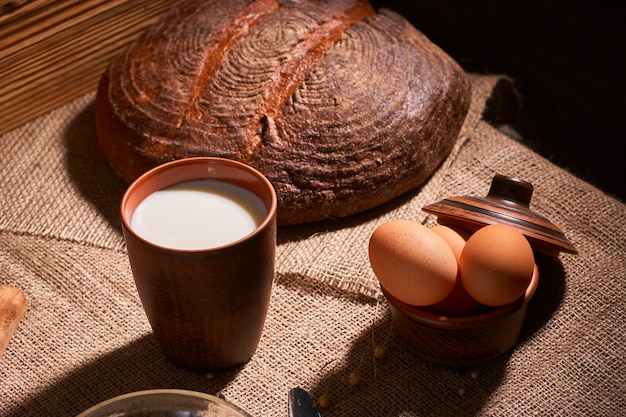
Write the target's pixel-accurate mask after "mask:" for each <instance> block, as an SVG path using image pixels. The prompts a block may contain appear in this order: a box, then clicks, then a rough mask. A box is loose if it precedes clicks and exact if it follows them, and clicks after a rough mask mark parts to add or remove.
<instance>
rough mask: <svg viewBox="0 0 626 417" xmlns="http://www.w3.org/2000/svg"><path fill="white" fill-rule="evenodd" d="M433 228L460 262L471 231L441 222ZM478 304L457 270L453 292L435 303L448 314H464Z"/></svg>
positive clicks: (436, 306)
mask: <svg viewBox="0 0 626 417" xmlns="http://www.w3.org/2000/svg"><path fill="white" fill-rule="evenodd" d="M431 230H432V231H433V232H435V233H437V234H438V235H439V236H441V237H442V238H443V240H445V241H446V243H447V244H448V246H450V248H451V249H452V252H453V253H454V257H455V258H456V261H457V264H458V262H459V261H460V258H461V252H462V251H463V248H464V247H465V241H466V240H467V239H469V237H470V236H471V233H469V232H467V231H465V230H461V229H453V228H451V227H448V226H443V225H440V224H438V225H436V226H433V227H432V228H431ZM478 305H479V303H478V301H476V300H475V299H473V298H472V297H470V295H469V294H468V293H467V291H466V290H465V287H463V283H462V282H461V274H460V273H459V272H458V271H457V276H456V279H455V282H454V287H453V288H452V292H451V293H450V294H449V295H448V296H447V297H446V298H444V299H443V300H442V301H440V302H438V303H437V304H435V305H434V307H435V308H437V309H438V310H440V311H442V312H444V313H448V314H463V313H467V312H469V311H471V310H473V309H474V308H476V307H478Z"/></svg>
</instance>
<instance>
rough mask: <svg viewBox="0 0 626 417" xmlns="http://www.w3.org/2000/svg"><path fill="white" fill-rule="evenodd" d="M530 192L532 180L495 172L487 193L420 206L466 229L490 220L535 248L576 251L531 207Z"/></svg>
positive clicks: (549, 251) (551, 252) (552, 251)
mask: <svg viewBox="0 0 626 417" xmlns="http://www.w3.org/2000/svg"><path fill="white" fill-rule="evenodd" d="M532 193H533V185H532V184H531V183H529V182H526V181H523V180H520V179H517V178H512V177H506V176H504V175H499V174H498V175H496V176H494V177H493V180H492V182H491V188H490V189H489V193H488V194H487V196H486V197H472V196H462V197H448V198H446V199H443V200H441V201H439V202H438V203H434V204H429V205H427V206H425V207H424V208H423V210H424V211H426V212H428V213H432V214H435V215H437V218H438V222H439V223H440V224H445V225H449V226H456V227H460V228H462V229H465V230H467V231H469V232H475V231H476V230H478V229H480V228H481V227H483V226H486V225H489V224H494V223H500V224H507V225H509V226H512V227H515V228H516V229H517V230H519V231H520V232H521V233H522V234H524V235H525V236H526V238H527V239H528V241H529V242H530V244H531V246H532V247H533V249H534V250H536V251H538V252H541V253H545V254H548V255H551V256H556V255H558V253H559V252H567V253H573V254H575V253H578V251H577V250H576V248H574V246H572V244H571V243H570V242H569V241H568V240H567V238H566V237H565V235H564V234H563V232H562V231H561V229H559V228H558V227H556V226H555V225H554V224H552V223H551V222H550V221H549V220H548V219H546V218H545V217H543V216H541V215H539V214H537V213H535V212H534V211H532V210H531V209H530V198H531V196H532Z"/></svg>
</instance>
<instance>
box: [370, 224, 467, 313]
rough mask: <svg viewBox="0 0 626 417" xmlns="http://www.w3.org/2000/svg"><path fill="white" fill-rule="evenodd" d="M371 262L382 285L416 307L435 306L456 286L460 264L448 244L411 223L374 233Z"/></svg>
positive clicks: (379, 228) (386, 226)
mask: <svg viewBox="0 0 626 417" xmlns="http://www.w3.org/2000/svg"><path fill="white" fill-rule="evenodd" d="M369 260H370V265H371V266H372V270H373V271H374V274H375V275H376V277H377V278H378V281H379V282H380V284H381V285H382V286H383V287H384V288H385V290H386V291H388V292H389V293H390V294H391V295H393V296H394V297H396V298H397V299H398V300H400V301H402V302H405V303H407V304H410V305H414V306H428V305H433V304H436V303H438V302H440V301H442V300H443V299H444V298H446V297H447V296H448V295H449V294H450V293H451V291H452V288H453V287H454V283H455V279H456V276H457V270H458V266H457V262H456V258H455V256H454V253H453V251H452V249H451V248H450V246H449V245H448V244H447V243H446V241H445V240H444V239H443V238H442V237H441V236H439V235H438V234H437V233H435V232H433V231H432V230H431V229H430V228H428V227H426V226H424V225H422V224H420V223H418V222H415V221H411V220H403V219H398V220H391V221H388V222H386V223H383V224H381V225H380V226H378V227H377V228H376V230H374V233H372V236H371V237H370V241H369Z"/></svg>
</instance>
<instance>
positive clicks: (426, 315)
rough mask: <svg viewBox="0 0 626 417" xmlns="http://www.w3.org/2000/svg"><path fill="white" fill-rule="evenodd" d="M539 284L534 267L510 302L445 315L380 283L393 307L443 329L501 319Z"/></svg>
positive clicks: (467, 327)
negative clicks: (402, 297)
mask: <svg viewBox="0 0 626 417" xmlns="http://www.w3.org/2000/svg"><path fill="white" fill-rule="evenodd" d="M538 284H539V270H538V268H537V267H535V270H534V273H533V276H532V278H531V280H530V284H528V287H527V288H526V292H525V293H524V295H522V296H521V297H519V298H518V299H517V300H515V301H513V302H512V303H509V304H506V305H504V306H500V307H486V306H485V307H484V309H483V308H480V309H479V313H478V314H470V315H446V314H444V313H443V312H441V311H439V310H436V309H435V308H433V307H430V306H427V307H418V306H413V305H410V304H407V303H404V302H402V301H400V300H398V299H397V298H395V297H394V296H393V295H391V294H389V292H388V291H387V290H385V288H384V287H383V286H382V285H381V289H382V291H383V294H384V295H385V297H386V298H387V300H388V301H389V303H391V304H392V305H393V306H394V307H396V308H397V309H398V310H399V311H400V312H402V313H403V314H405V315H407V316H409V317H410V318H411V319H413V320H414V321H419V322H421V323H423V324H426V325H429V326H433V327H441V328H445V329H450V330H452V329H470V328H475V327H482V326H487V325H489V324H492V323H494V322H496V321H498V320H499V319H502V318H504V317H506V316H508V315H510V314H512V313H514V312H516V311H518V310H519V309H520V308H522V307H523V306H524V305H526V304H527V303H528V302H529V301H530V299H531V298H532V297H533V295H535V291H536V290H537V285H538Z"/></svg>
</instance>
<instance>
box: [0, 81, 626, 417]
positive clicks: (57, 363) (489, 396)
mask: <svg viewBox="0 0 626 417" xmlns="http://www.w3.org/2000/svg"><path fill="white" fill-rule="evenodd" d="M472 81H473V102H472V108H471V110H470V113H469V115H468V117H467V120H466V123H465V125H464V127H463V130H462V132H461V134H460V137H459V140H458V141H457V144H456V147H455V148H454V150H453V151H452V153H451V154H450V156H449V157H448V158H447V159H446V161H445V162H444V163H443V164H442V166H441V167H440V168H439V169H438V170H437V171H436V172H435V173H434V174H433V175H432V177H431V178H429V180H428V181H427V182H426V183H425V184H424V185H423V186H422V187H420V188H419V189H416V190H414V191H413V192H411V193H408V194H407V195H405V196H402V197H400V198H398V199H397V200H394V201H392V202H390V203H388V204H386V205H384V206H381V207H379V208H376V209H374V210H371V211H369V212H366V213H362V214H359V215H356V216H353V217H350V218H347V219H333V220H328V221H325V222H321V223H316V224H310V225H301V226H295V227H289V228H282V229H280V230H279V236H278V239H279V241H278V248H277V264H276V278H275V283H274V287H273V293H272V299H271V303H270V309H269V312H268V317H267V321H266V327H265V331H264V334H263V337H262V339H261V342H260V344H259V347H258V350H257V352H256V354H255V355H254V357H253V358H252V359H251V360H250V361H249V362H248V363H247V364H245V365H243V366H241V367H239V368H237V369H233V370H231V371H228V372H225V373H221V374H216V375H198V374H194V373H190V372H186V371H183V370H180V369H178V368H176V367H174V366H172V365H170V364H169V363H167V361H165V360H164V359H163V357H162V355H161V353H160V351H159V348H158V346H156V344H155V342H154V340H153V338H152V336H151V331H150V327H149V325H148V323H147V320H146V318H145V315H144V313H143V310H142V308H141V303H140V302H139V300H138V297H137V295H136V292H135V288H134V283H133V280H132V275H131V273H130V267H129V265H128V261H127V257H126V253H125V248H124V243H123V239H122V236H121V231H120V227H119V220H118V214H117V213H118V211H117V210H118V206H119V201H120V198H121V196H122V193H123V192H124V189H125V184H123V183H122V182H121V181H119V180H118V179H117V178H116V177H115V176H114V175H113V173H112V171H111V170H110V169H109V168H108V166H107V165H106V162H105V161H104V159H103V158H102V156H101V155H100V153H99V150H98V148H97V145H96V142H95V130H94V120H93V107H92V103H93V94H88V95H86V96H84V97H82V98H80V99H78V100H75V101H73V102H71V103H69V104H68V105H66V106H63V107H62V108H59V109H57V110H55V111H53V112H51V113H49V114H47V115H45V116H43V117H41V118H39V119H36V120H33V121H32V122H29V123H27V124H26V125H23V126H21V127H20V128H18V129H16V130H14V131H12V132H9V133H7V134H5V135H3V136H2V137H0V170H1V172H2V180H1V182H0V191H1V194H2V196H3V199H2V200H1V201H0V281H1V282H2V283H3V284H5V285H14V286H17V287H19V288H22V289H23V290H24V291H25V293H26V296H27V298H28V310H27V313H26V316H25V317H24V319H23V320H22V322H21V324H20V326H19V328H18V331H17V332H16V334H15V335H14V336H13V339H12V340H11V343H10V344H9V347H8V349H7V351H6V353H5V355H4V356H3V357H2V359H1V360H0V414H2V415H6V416H18V415H30V416H68V415H75V414H77V413H78V412H80V411H81V410H83V409H85V408H87V407H89V406H91V405H92V404H94V403H97V402H99V401H102V400H105V399H108V398H110V397H112V396H115V395H119V394H123V393H126V392H131V391H137V390H144V389H153V388H179V389H191V390H196V391H202V392H208V393H211V394H216V395H219V396H222V397H225V398H227V399H228V400H230V401H232V402H234V403H236V404H238V405H239V406H241V407H242V408H244V409H246V410H248V411H249V412H250V413H251V414H252V415H255V416H286V415H287V402H286V401H287V391H288V390H289V388H291V387H294V386H297V385H299V386H302V387H304V388H306V389H308V390H310V391H311V392H312V393H313V394H314V395H316V396H319V395H322V394H329V395H330V396H331V398H332V405H331V406H330V407H329V408H328V409H325V410H323V411H322V415H323V416H364V415H367V416H394V415H397V416H429V415H432V416H455V417H458V416H466V415H485V416H487V415H488V416H512V415H564V416H565V415H567V416H572V415H585V416H588V415H602V416H604V415H624V413H625V412H626V411H625V410H626V403H625V398H626V388H625V387H626V380H625V378H624V370H625V368H626V367H625V361H624V357H625V356H626V349H625V348H624V343H623V336H622V335H623V333H624V326H625V324H624V323H625V322H626V314H625V309H624V305H625V301H626V300H625V299H624V298H625V294H626V284H625V280H624V277H625V276H626V264H625V260H624V253H626V233H625V231H624V224H625V220H626V219H625V217H626V207H625V206H624V204H622V203H620V202H618V201H617V200H615V199H612V198H611V197H609V196H607V195H605V194H603V193H602V192H600V191H599V190H598V189H596V188H595V187H593V185H591V184H588V183H586V182H584V181H582V180H581V179H578V178H576V177H574V176H572V175H571V174H569V173H568V172H567V171H565V170H563V169H561V168H558V167H556V166H554V165H553V164H551V163H550V161H547V160H545V159H543V158H541V157H539V156H538V155H536V154H535V153H533V152H532V151H530V150H529V149H528V148H526V147H525V146H524V145H523V144H521V143H519V142H518V141H516V140H514V139H512V138H511V137H510V136H507V135H505V134H504V133H502V131H503V130H504V129H505V128H506V125H507V122H508V121H509V120H510V116H508V111H509V110H510V109H511V106H512V105H513V106H514V105H515V102H513V103H512V104H511V102H510V100H509V99H510V98H511V97H513V98H514V97H515V94H514V90H513V89H512V88H511V87H512V85H511V82H510V80H508V79H507V78H505V77H498V76H475V75H474V76H472ZM505 99H506V100H505ZM498 128H500V130H499V129H498ZM496 173H500V174H504V175H509V176H515V177H519V178H522V179H525V180H527V181H530V182H532V183H533V184H534V186H535V192H534V195H533V199H532V202H531V207H532V208H533V209H534V210H536V211H537V212H539V213H541V214H543V215H544V216H546V217H548V218H549V219H550V220H552V221H553V222H554V223H555V224H556V225H558V226H559V227H560V228H562V229H563V231H564V232H565V234H566V236H567V237H568V239H569V240H570V241H571V242H572V243H573V244H574V245H575V246H576V247H577V249H578V250H579V254H578V255H561V256H559V258H558V259H552V258H547V257H543V256H541V257H538V259H537V262H538V264H539V267H540V271H541V276H540V284H539V289H538V291H537V294H536V295H535V297H534V298H533V300H532V301H531V303H530V305H529V311H528V316H527V320H526V324H525V327H524V329H523V333H522V336H521V339H520V341H519V343H518V344H517V345H516V346H515V347H514V348H513V349H512V350H511V351H510V352H508V353H506V354H505V355H503V356H502V357H500V358H497V359H495V360H493V361H490V362H488V363H486V364H482V365H476V366H470V367H443V366H439V365H435V364H431V363H428V362H425V361H422V360H420V359H418V358H416V357H415V356H413V355H412V354H411V353H409V352H408V351H407V350H406V349H405V348H404V347H403V346H402V345H401V343H400V342H399V340H398V339H397V337H396V334H395V332H394V331H393V328H392V324H391V318H390V314H389V310H388V308H387V305H386V302H385V300H384V298H383V297H382V296H381V294H380V290H379V288H378V285H377V282H376V279H375V277H374V276H373V274H372V272H371V270H370V268H369V265H368V261H367V241H368V239H369V236H370V234H371V232H372V231H373V230H374V229H375V228H376V227H377V226H378V225H379V224H381V223H382V222H384V221H387V220H389V219H392V218H407V219H413V220H415V221H418V222H422V223H424V224H429V225H431V224H434V222H435V219H434V218H433V217H432V216H429V215H427V214H426V213H424V212H422V211H421V208H422V207H423V206H424V205H425V204H429V203H432V202H435V201H438V200H440V199H442V198H444V197H447V196H451V195H481V196H482V195H485V194H486V192H487V191H488V188H489V184H490V181H491V178H492V177H493V175H494V174H496ZM377 345H383V346H386V347H387V350H388V352H387V356H386V358H384V359H381V360H374V357H373V354H372V349H373V347H374V346H377ZM354 371H358V372H359V373H360V375H361V377H362V382H361V384H359V385H358V386H352V385H350V384H349V383H347V380H346V378H347V377H348V375H349V374H350V373H351V372H354Z"/></svg>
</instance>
